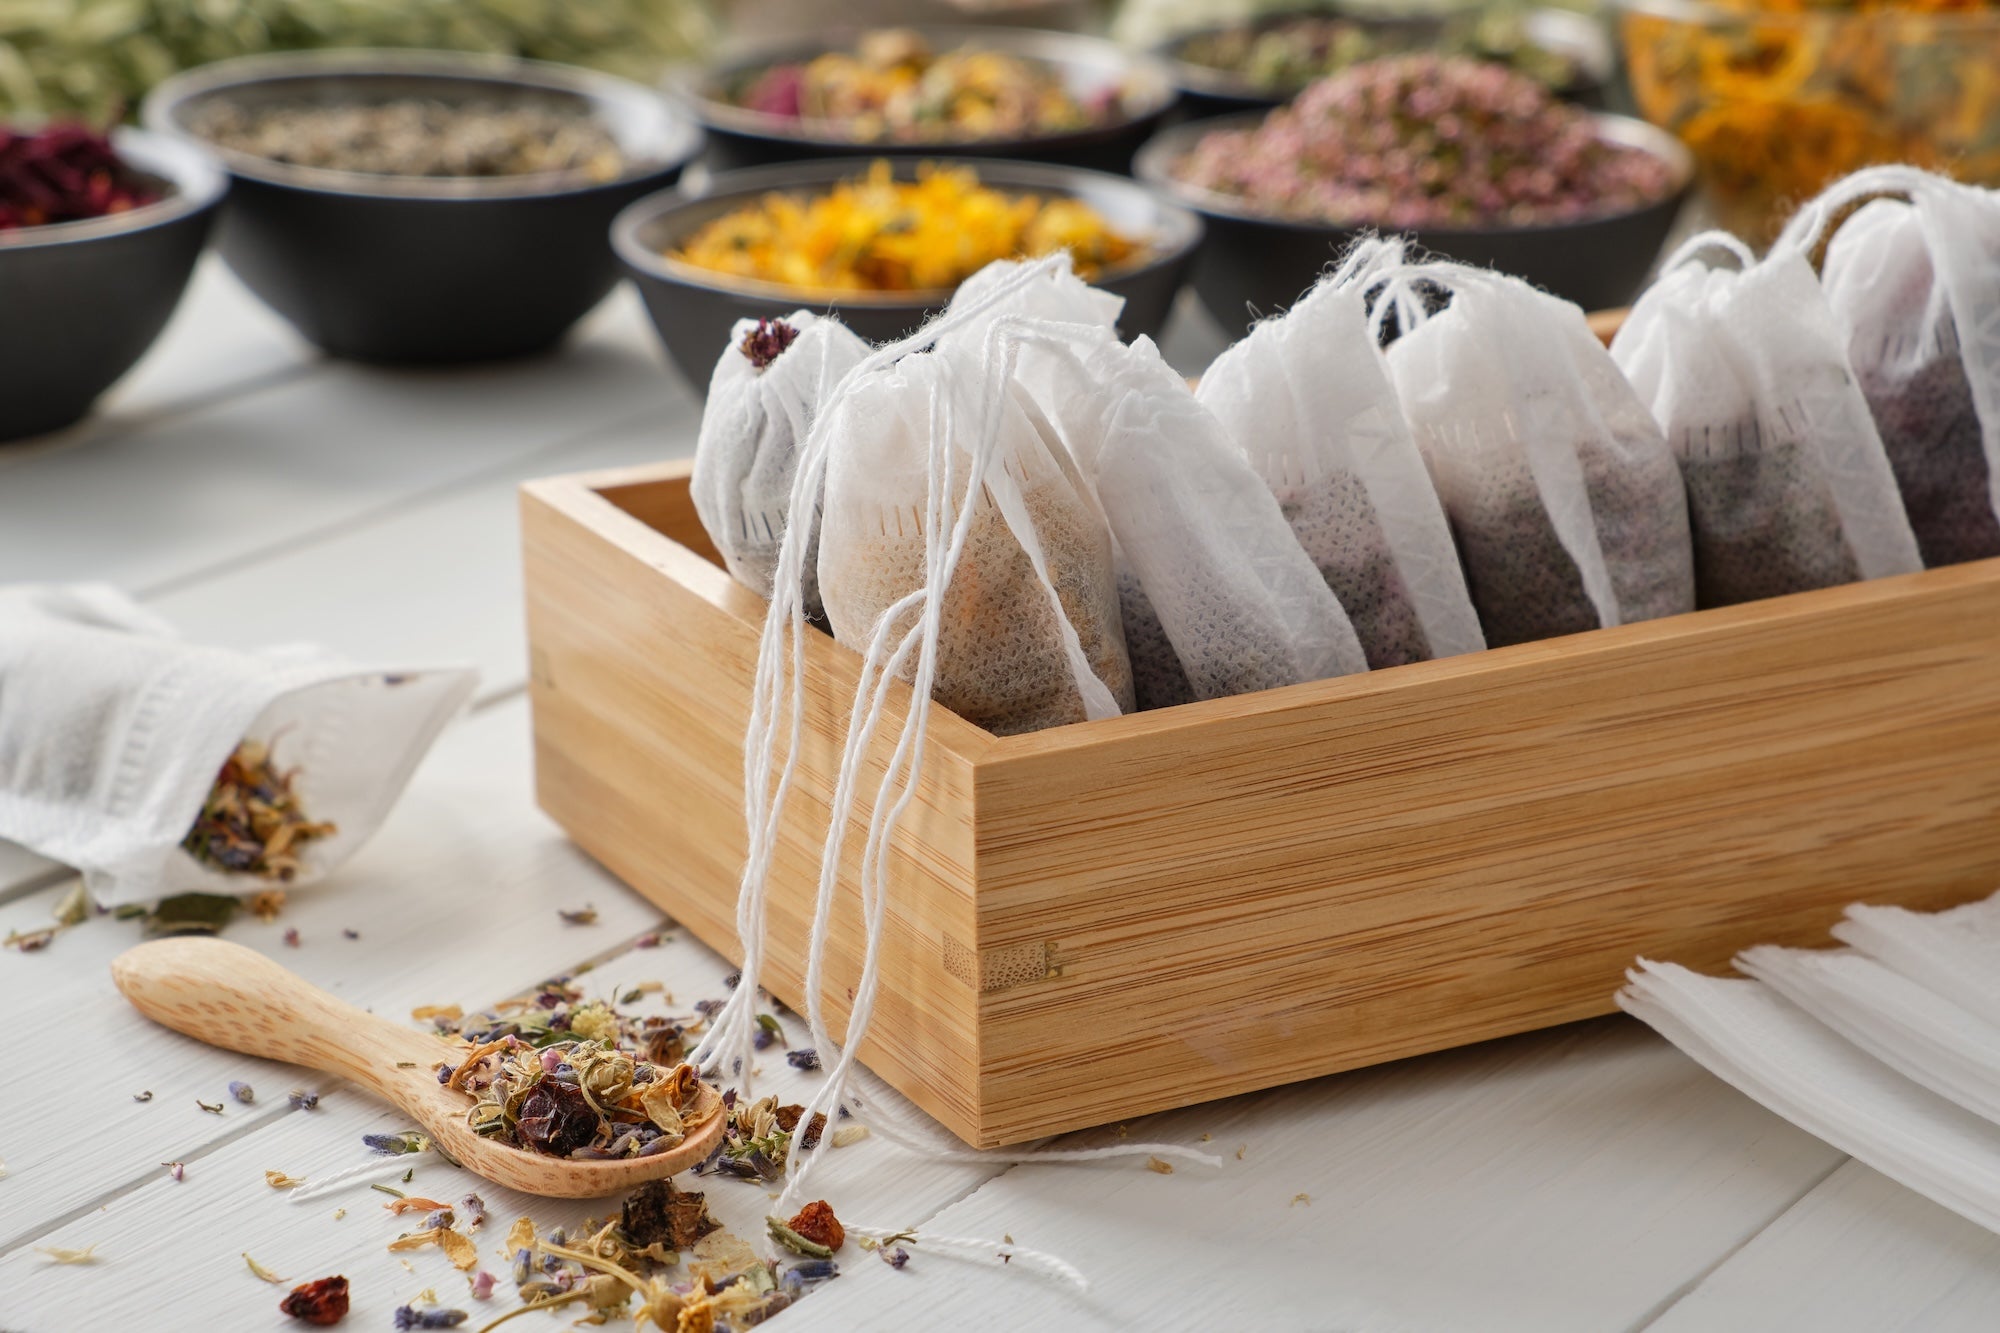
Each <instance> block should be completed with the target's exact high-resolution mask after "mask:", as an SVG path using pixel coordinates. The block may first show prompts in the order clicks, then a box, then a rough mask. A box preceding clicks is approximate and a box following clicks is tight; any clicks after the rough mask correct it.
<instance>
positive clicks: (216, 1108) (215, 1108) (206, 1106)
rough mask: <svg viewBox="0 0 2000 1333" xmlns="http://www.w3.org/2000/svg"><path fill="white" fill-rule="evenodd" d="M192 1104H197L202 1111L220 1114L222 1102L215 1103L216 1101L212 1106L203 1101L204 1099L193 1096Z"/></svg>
mask: <svg viewBox="0 0 2000 1333" xmlns="http://www.w3.org/2000/svg"><path fill="white" fill-rule="evenodd" d="M194 1104H195V1105H196V1106H199V1107H200V1108H201V1109H202V1110H204V1111H206V1112H208V1113H209V1114H210V1115H221V1114H222V1103H221V1102H217V1103H216V1104H215V1105H213V1106H210V1105H209V1104H208V1103H207V1102H205V1101H203V1100H202V1099H201V1098H199V1097H197V1098H195V1099H194Z"/></svg>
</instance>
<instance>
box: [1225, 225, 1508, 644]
mask: <svg viewBox="0 0 2000 1333" xmlns="http://www.w3.org/2000/svg"><path fill="white" fill-rule="evenodd" d="M1396 253H1398V254H1399V253H1400V250H1398V251H1397V252H1396ZM1360 286H1361V283H1359V282H1357V281H1355V280H1354V279H1353V277H1352V270H1350V271H1349V272H1346V273H1343V274H1337V275H1335V276H1333V277H1329V278H1326V279H1323V280H1322V281H1321V282H1320V283H1319V284H1318V285H1317V286H1315V287H1314V288H1313V289H1312V291H1310V292H1308V293H1307V294H1306V295H1305V297H1304V298H1302V299H1301V300H1300V301H1299V303H1298V304H1297V305H1295V306H1293V307H1292V309H1291V310H1290V311H1289V312H1288V313H1286V314H1285V315H1283V316H1281V317H1279V318H1276V319H1267V320H1263V321H1260V322H1259V323H1258V324H1256V325H1255V326H1253V327H1252V328H1251V330H1250V333H1249V336H1247V337H1245V338H1244V339H1243V340H1242V341H1241V342H1238V343H1237V344H1235V345H1234V346H1233V347H1231V348H1229V349H1228V350H1227V351H1225V352H1224V353H1223V354H1222V355H1221V356H1219V357H1217V358H1216V359H1215V362H1214V364H1213V365H1211V366H1210V367H1209V368H1208V372H1207V373H1206V374H1204V375H1203V376H1202V379H1201V387H1200V388H1199V390H1197V393H1196V396H1197V397H1198V398H1199V399H1200V401H1201V403H1202V405H1203V406H1204V407H1207V408H1208V409H1210V410H1211V411H1212V412H1214V413H1215V415H1216V417H1217V418H1218V419H1219V420H1220V421H1221V423H1222V427H1223V429H1224V431H1225V432H1226V433H1227V435H1228V437H1229V440H1230V443H1231V444H1232V445H1233V446H1234V448H1235V449H1236V451H1237V452H1238V453H1239V454H1240V455H1241V456H1242V457H1243V458H1244V459H1246V460H1247V461H1248V462H1249V464H1250V466H1251V468H1252V469H1253V470H1254V471H1255V472H1256V473H1257V475H1258V476H1259V477H1261V478H1262V479H1263V482H1264V484H1265V486H1266V487H1267V488H1269V490H1270V492H1271V494H1272V495H1273V496H1275V497H1276V499H1277V501H1278V506H1279V509H1280V510H1281V511H1282V512H1283V514H1284V516H1285V519H1286V521H1287V522H1288V523H1289V524H1290V525H1291V529H1292V531H1293V533H1294V534H1295V535H1296V536H1297V539H1298V542H1299V545H1300V546H1301V547H1302V548H1303V549H1304V550H1305V553H1306V555H1307V556H1308V557H1310V559H1311V560H1312V563H1313V565H1314V566H1315V567H1316V568H1317V569H1318V570H1319V572H1320V575H1321V577H1322V578H1324V579H1325V581H1326V584H1327V586H1328V587H1329V588H1331V589H1332V590H1333V592H1334V594H1335V595H1336V596H1337V597H1338V598H1339V599H1340V604H1341V606H1343V607H1344V608H1346V611H1347V614H1348V616H1349V617H1350V618H1351V620H1352V621H1353V624H1354V630H1355V633H1356V634H1357V635H1358V636H1359V637H1360V640H1361V646H1362V648H1363V650H1364V651H1365V652H1366V653H1367V656H1368V665H1369V666H1371V667H1378V668H1379V667H1387V666H1397V665H1400V664H1401V663H1404V662H1422V661H1426V660H1428V659H1430V658H1433V657H1448V656H1451V655H1453V654H1456V653H1469V652H1476V651H1478V650H1479V649H1481V648H1484V647H1485V646H1486V640H1485V637H1484V635H1483V634H1482V633H1481V632H1480V628H1479V618H1478V616H1477V615H1476V614H1475V613H1474V611H1473V608H1472V601H1471V598H1470V597H1469V595H1468V593H1467V591H1466V586H1465V576H1464V573H1463V572H1462V571H1461V569H1460V568H1459V563H1458V553H1457V552H1456V551H1455V550H1454V549H1453V547H1452V542H1451V530H1450V528H1449V527H1448V526H1447V525H1446V522H1445V515H1444V510H1443V508H1442V507H1441V506H1440V505H1439V503H1438V497H1437V492H1436V490H1435V489H1434V488H1433V487H1432V485H1431V479H1430V476H1429V475H1428V474H1427V473H1426V472H1425V470H1424V461H1423V458H1422V456H1421V455H1420V454H1418V452H1417V447H1416V443H1415V441H1414V440H1412V438H1411V436H1410V428H1409V426H1408V424H1407V423H1406V422H1405V421H1404V419H1403V414H1402V409H1401V407H1400V406H1399V405H1398V403H1397V401H1396V390H1395V388H1394V386H1392V385H1391V384H1390V382H1389V377H1388V374H1387V372H1386V370H1385V369H1384V366H1383V361H1382V354H1381V352H1380V351H1379V350H1378V349H1377V347H1376V345H1375V340H1374V339H1373V338H1372V337H1371V336H1370V334H1369V330H1368V313H1367V310H1366V308H1365V306H1364V304H1363V301H1362V297H1361V293H1360Z"/></svg>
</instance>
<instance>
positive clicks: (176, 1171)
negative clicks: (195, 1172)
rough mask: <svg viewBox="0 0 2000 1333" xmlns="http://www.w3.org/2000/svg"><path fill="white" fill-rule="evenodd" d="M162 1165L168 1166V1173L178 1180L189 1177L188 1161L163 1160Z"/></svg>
mask: <svg viewBox="0 0 2000 1333" xmlns="http://www.w3.org/2000/svg"><path fill="white" fill-rule="evenodd" d="M160 1165H161V1166H164V1167H165V1168H167V1174H168V1175H170V1176H172V1177H173V1178H174V1179H175V1180H176V1181H183V1180H186V1179H187V1163H186V1162H161V1163H160Z"/></svg>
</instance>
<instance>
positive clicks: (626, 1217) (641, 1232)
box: [619, 1180, 722, 1251]
mask: <svg viewBox="0 0 2000 1333" xmlns="http://www.w3.org/2000/svg"><path fill="white" fill-rule="evenodd" d="M619 1229H620V1230H622V1231H623V1232H624V1233H625V1235H626V1237H627V1238H628V1239H629V1240H631V1242H632V1243H633V1244H634V1245H637V1246H640V1247H641V1248H644V1247H646V1246H649V1245H659V1246H661V1247H663V1248H665V1249H668V1250H674V1251H679V1250H686V1249H690V1248H692V1247H693V1246H694V1245H695V1243H696V1242H698V1241H699V1240H701V1238H702V1237H704V1236H706V1235H709V1234H710V1233H712V1232H715V1231H719V1230H721V1229H722V1224H721V1223H719V1222H717V1221H716V1220H715V1219H714V1218H712V1217H710V1216H709V1215H708V1205H707V1201H706V1199H705V1197H704V1196H703V1195H701V1194H699V1193H696V1192H694V1191H691V1190H679V1189H676V1188H674V1183H673V1182H672V1181H671V1180H649V1181H647V1182H646V1183H645V1184H643V1185H641V1186H639V1188H638V1189H635V1190H633V1191H632V1192H631V1193H630V1194H628V1195H627V1196H626V1197H625V1206H624V1209H623V1211H622V1212H621V1213H620V1215H619Z"/></svg>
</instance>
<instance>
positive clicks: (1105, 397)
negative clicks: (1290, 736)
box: [939, 262, 1367, 709]
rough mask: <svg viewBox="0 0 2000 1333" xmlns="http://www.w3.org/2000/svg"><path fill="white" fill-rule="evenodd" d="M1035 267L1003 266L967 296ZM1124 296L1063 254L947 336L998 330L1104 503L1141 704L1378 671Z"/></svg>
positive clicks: (954, 338) (1028, 406)
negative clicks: (1129, 330) (1121, 325)
mask: <svg viewBox="0 0 2000 1333" xmlns="http://www.w3.org/2000/svg"><path fill="white" fill-rule="evenodd" d="M1020 268H1021V266H1020V265H1018V264H1013V263H1000V264H993V265H989V266H988V267H987V268H986V269H984V270H982V271H981V272H980V273H979V274H977V275H975V277H974V278H973V280H972V281H971V282H969V283H967V284H966V290H964V291H962V292H961V293H960V295H959V297H958V298H957V300H958V301H959V302H964V301H968V300H972V299H981V298H983V297H984V295H985V293H986V292H987V291H989V290H991V289H992V288H994V287H995V286H996V285H997V284H998V283H1000V282H1002V281H1006V280H1007V279H1008V278H1009V277H1010V276H1011V275H1012V274H1014V273H1017V272H1018V271H1019V270H1020ZM1122 304H1123V302H1122V301H1121V300H1120V298H1118V297H1116V296H1112V295H1110V294H1109V293H1105V292H1099V291H1096V290H1094V289H1092V288H1091V287H1089V286H1087V285H1086V284H1085V283H1084V282H1083V281H1082V280H1081V279H1079V278H1077V277H1076V276H1075V274H1074V273H1072V272H1071V271H1070V269H1069V267H1068V265H1067V263H1066V262H1059V263H1058V265H1057V266H1056V267H1055V268H1054V269H1052V270H1050V271H1049V272H1048V273H1047V274H1046V276H1044V277H1042V278H1041V279H1039V280H1037V281H1034V282H1032V283H1031V284H1030V285H1028V286H1026V287H1023V288H1020V289H1018V290H1017V291H1015V292H1014V293H1013V294H1012V295H1011V296H1010V297H1009V298H1008V299H1007V300H1005V301H1003V302H1000V303H999V304H997V305H995V306H993V307H992V308H991V309H990V310H988V311H987V313H986V314H984V315H983V316H982V317H981V318H980V319H978V320H976V321H972V322H970V323H968V324H967V325H965V326H964V327H962V328H960V329H958V330H956V331H954V332H953V333H952V334H950V335H949V336H947V337H946V338H943V339H941V340H940V344H939V345H940V348H941V349H944V350H945V351H947V352H948V353H952V352H960V351H962V349H964V348H966V347H967V346H968V345H970V344H972V343H974V342H976V341H982V340H985V339H989V338H991V339H996V340H997V341H996V343H995V345H996V347H1004V348H1005V349H1006V354H1007V358H1008V363H1009V364H1010V365H1011V367H1012V373H1011V377H1010V379H1009V387H1010V390H1011V392H1012V394H1013V396H1014V397H1015V399H1016V400H1017V402H1019V404H1020V406H1021V408H1022V410H1023V411H1024V412H1026V413H1027V414H1028V416H1029V418H1030V419H1031V420H1032V421H1033V422H1035V423H1036V425H1037V426H1038V427H1039V428H1040V429H1041V430H1042V431H1043V433H1044V434H1045V435H1046V436H1049V437H1051V438H1053V439H1056V440H1059V441H1060V442H1061V443H1062V445H1063V448H1064V450H1065V451H1066V452H1067V454H1068V456H1069V458H1070V459H1071V460H1072V461H1073V462H1074V464H1075V465H1076V467H1077V469H1078V471H1079V472H1080V474H1081V475H1082V477H1083V479H1084V480H1085V482H1086V483H1087V484H1088V485H1089V486H1090V488H1091V491H1092V493H1093V495H1094V497H1095V498H1096V500H1097V502H1098V504H1099V506H1100V507H1101V508H1102V509H1103V511H1104V514H1105V517H1106V520H1107V522H1108V523H1109V525H1110V528H1111V533H1112V536H1113V539H1114V550H1115V568H1116V576H1117V586H1118V601H1119V608H1120V617H1121V620H1122V622H1123V626H1124V635H1125V646H1126V651H1127V654H1128V656H1129V659H1130V661H1131V664H1132V676H1133V685H1134V695H1135V698H1136V700H1137V704H1138V706H1139V707H1140V708H1141V709H1146V708H1164V707H1170V706H1172V705H1175V704H1180V703H1187V702H1191V701H1193V700H1196V699H1216V698H1222V697H1225V696H1228V695H1234V694H1244V693H1248V692H1251V691H1254V690H1264V689H1273V688H1276V687H1278V686H1281V685H1292V684H1297V683H1298V682H1300V681H1305V680H1318V679H1321V678H1323V677H1326V676H1332V675H1344V674H1347V673H1349V672H1353V671H1361V670H1366V669H1367V664H1366V661H1365V659H1364V658H1363V656H1362V654H1361V652H1360V648H1359V645H1358V643H1357V642H1356V641H1355V637H1354V632H1353V629H1352V627H1351V626H1350V625H1349V623H1348V619H1347V616H1346V614H1345V613H1344V612H1343V611H1342V610H1341V608H1340V604H1339V602H1338V601H1337V600H1336V599H1335V597H1334V595H1333V594H1332V592H1331V591H1329V590H1328V589H1327V588H1326V586H1325V584H1324V582H1323V581H1322V580H1321V579H1320V578H1319V577H1318V575H1317V573H1316V572H1315V571H1314V570H1313V568H1312V566H1311V563H1310V562H1309V561H1308V560H1306V559H1305V556H1304V553H1303V552H1302V551H1300V550H1299V549H1298V544H1297V543H1296V542H1295V541H1293V540H1292V539H1291V536H1290V533H1289V532H1288V531H1287V529H1286V527H1285V524H1284V521H1283V518H1282V516H1281V515H1280V514H1279V513H1278V511H1277V507H1276V505H1275V503H1273V502H1272V501H1271V499H1270V497H1269V496H1268V495H1267V494H1266V493H1264V491H1263V489H1262V487H1261V486H1259V485H1258V484H1257V479H1256V478H1255V476H1254V475H1252V474H1251V472H1250V471H1249V469H1248V468H1246V467H1245V466H1244V465H1243V463H1242V462H1241V460H1240V459H1238V458H1237V457H1235V456H1234V454H1233V453H1232V451H1231V450H1230V448H1229V446H1228V443H1227V441H1226V440H1225V439H1224V438H1223V436H1222V433H1221V428H1220V425H1219V423H1217V422H1216V421H1215V419H1214V417H1213V416H1212V415H1211V414H1210V413H1209V412H1207V411H1206V410H1205V409H1204V408H1202V407H1201V406H1200V404H1198V403H1197V402H1196V401H1195V399H1194V395H1193V394H1192V393H1190V392H1189V390H1188V387H1187V382H1186V381H1185V380H1183V379H1182V378H1181V377H1180V375H1178V374H1177V373H1176V372H1175V371H1174V370H1173V369H1172V368H1171V367H1169V366H1168V365H1167V364H1166V362H1165V360H1163V359H1162V358H1161V356H1160V353H1159V349H1158V348H1157V347H1155V346H1154V344H1153V342H1152V341H1151V340H1150V339H1148V338H1140V339H1138V340H1137V341H1136V342H1135V343H1133V344H1132V345H1131V346H1129V347H1128V346H1126V345H1124V344H1122V343H1120V342H1119V341H1118V339H1117V337H1116V335H1115V333H1114V332H1113V328H1114V325H1115V323H1116V320H1117V315H1118V310H1119V308H1120V307H1121V306H1122Z"/></svg>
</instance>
